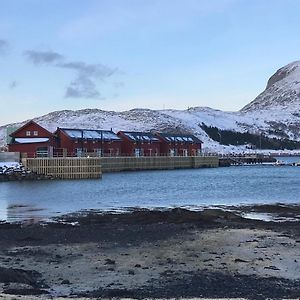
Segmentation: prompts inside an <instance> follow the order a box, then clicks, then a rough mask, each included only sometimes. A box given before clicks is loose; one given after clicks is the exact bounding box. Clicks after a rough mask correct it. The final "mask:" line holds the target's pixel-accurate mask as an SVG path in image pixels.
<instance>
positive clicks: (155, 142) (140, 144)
mask: <svg viewBox="0 0 300 300" xmlns="http://www.w3.org/2000/svg"><path fill="white" fill-rule="evenodd" d="M117 135H118V136H119V137H120V138H122V140H123V142H122V155H125V156H158V155H160V141H159V139H158V138H157V137H156V136H155V135H153V134H152V133H151V132H135V131H119V132H118V133H117Z"/></svg>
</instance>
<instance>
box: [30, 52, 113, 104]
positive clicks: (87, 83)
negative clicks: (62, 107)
mask: <svg viewBox="0 0 300 300" xmlns="http://www.w3.org/2000/svg"><path fill="white" fill-rule="evenodd" d="M24 55H25V56H26V57H27V59H28V60H29V61H30V62H31V63H33V64H34V65H43V64H46V65H50V66H52V67H55V68H59V69H68V70H72V71H73V72H75V80H73V81H71V82H70V84H69V85H68V86H67V88H66V93H65V98H89V99H91V98H94V99H100V98H101V94H100V92H99V91H98V90H97V85H96V82H95V81H96V80H97V82H99V81H102V82H103V81H104V80H105V79H106V78H108V77H110V76H112V75H113V74H115V73H116V72H118V69H116V68H115V69H114V68H110V67H108V66H105V65H103V64H99V63H98V64H88V63H85V62H82V61H67V60H66V58H65V57H64V55H62V54H60V53H57V52H53V51H36V50H28V51H25V52H24Z"/></svg>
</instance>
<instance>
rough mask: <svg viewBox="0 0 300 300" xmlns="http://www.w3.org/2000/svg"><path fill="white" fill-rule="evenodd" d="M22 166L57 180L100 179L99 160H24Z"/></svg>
mask: <svg viewBox="0 0 300 300" xmlns="http://www.w3.org/2000/svg"><path fill="white" fill-rule="evenodd" d="M22 163H23V165H24V166H25V167H26V168H28V169H29V170H31V171H34V172H36V173H37V174H43V175H49V176H52V177H54V178H58V179H98V178H101V177H102V171H101V158H99V157H93V158H86V157H84V158H81V157H80V158H77V157H66V158H24V159H22Z"/></svg>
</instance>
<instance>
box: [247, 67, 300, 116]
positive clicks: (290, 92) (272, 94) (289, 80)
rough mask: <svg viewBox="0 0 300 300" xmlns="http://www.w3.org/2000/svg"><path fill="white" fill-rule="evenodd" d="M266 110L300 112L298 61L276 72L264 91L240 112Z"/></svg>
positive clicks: (299, 72)
mask: <svg viewBox="0 0 300 300" xmlns="http://www.w3.org/2000/svg"><path fill="white" fill-rule="evenodd" d="M268 109H283V110H294V111H300V61H295V62H292V63H290V64H288V65H286V66H284V67H282V68H280V69H279V70H277V71H276V72H275V73H274V74H273V75H272V76H271V77H270V79H269V80H268V83H267V87H266V89H265V90H264V91H263V92H262V93H261V94H260V95H258V96H257V97H256V98H255V99H254V100H253V101H252V102H250V103H249V104H247V105H246V106H245V107H243V108H242V110H241V111H242V112H250V111H259V110H268Z"/></svg>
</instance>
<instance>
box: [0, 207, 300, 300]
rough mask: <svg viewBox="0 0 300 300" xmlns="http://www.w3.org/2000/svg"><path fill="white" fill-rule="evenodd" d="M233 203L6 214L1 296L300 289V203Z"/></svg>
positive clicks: (211, 294)
mask: <svg viewBox="0 0 300 300" xmlns="http://www.w3.org/2000/svg"><path fill="white" fill-rule="evenodd" d="M227 209H230V211H224V210H222V209H219V208H218V209H217V208H216V209H213V208H210V209H205V210H203V211H198V212H193V211H188V210H184V209H173V210H165V211H157V210H156V211H150V210H137V209H136V210H132V211H131V212H128V213H122V214H115V213H107V214H101V213H100V212H96V211H92V212H88V213H85V214H74V215H68V216H64V217H61V218H59V219H56V220H55V222H53V223H46V224H40V223H39V224H28V223H27V224H7V223H2V224H0V293H1V294H0V299H1V297H2V298H3V299H5V297H7V299H10V298H8V297H9V296H8V295H29V296H28V297H29V298H28V299H33V298H32V297H33V296H32V295H35V296H36V297H37V298H46V299H47V298H51V297H54V296H57V297H58V296H64V297H67V296H72V297H86V298H93V297H94V298H97V297H98V298H100V297H101V298H103V297H104V298H111V297H126V298H153V297H154V298H178V297H185V298H191V297H200V298H246V299H265V298H271V299H282V298H294V299H297V298H299V297H300V205H290V206H285V205H261V206H244V207H227ZM256 214H268V216H269V217H270V216H271V217H274V219H275V220H277V221H276V222H274V221H269V222H266V221H261V220H253V219H247V218H245V217H243V216H245V215H246V216H256ZM278 221H280V222H278ZM20 297H23V298H24V297H25V296H20ZM30 297H31V298H30ZM11 299H12V298H11ZM21 299H22V298H21ZM24 299H25V298H24ZM65 299H66V298H65Z"/></svg>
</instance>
